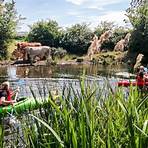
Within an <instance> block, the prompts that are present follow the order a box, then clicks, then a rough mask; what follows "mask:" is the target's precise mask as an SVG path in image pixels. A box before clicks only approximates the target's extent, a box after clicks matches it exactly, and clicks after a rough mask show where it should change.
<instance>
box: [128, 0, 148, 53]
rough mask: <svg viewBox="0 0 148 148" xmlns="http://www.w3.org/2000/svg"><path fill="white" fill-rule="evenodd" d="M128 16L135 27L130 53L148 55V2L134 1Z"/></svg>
mask: <svg viewBox="0 0 148 148" xmlns="http://www.w3.org/2000/svg"><path fill="white" fill-rule="evenodd" d="M127 16H128V18H129V20H130V23H131V24H132V26H133V29H134V30H133V32H132V35H131V41H130V51H131V52H135V53H139V52H140V53H143V54H145V55H147V54H148V51H147V49H148V44H147V43H148V1H147V0H132V2H131V6H130V8H128V9H127Z"/></svg>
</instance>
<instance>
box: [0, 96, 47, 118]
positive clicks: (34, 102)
mask: <svg viewBox="0 0 148 148" xmlns="http://www.w3.org/2000/svg"><path fill="white" fill-rule="evenodd" d="M20 100H21V101H19V102H16V103H14V104H13V105H8V106H4V107H0V116H1V115H2V116H3V115H6V114H7V113H11V112H12V111H13V112H15V113H22V112H24V111H28V110H33V109H37V108H38V107H39V106H41V105H44V104H47V103H48V102H49V101H48V100H49V98H44V99H42V98H40V99H34V98H20Z"/></svg>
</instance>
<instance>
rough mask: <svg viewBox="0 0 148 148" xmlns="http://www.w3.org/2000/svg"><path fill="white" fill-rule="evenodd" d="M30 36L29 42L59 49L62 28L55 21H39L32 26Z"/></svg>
mask: <svg viewBox="0 0 148 148" xmlns="http://www.w3.org/2000/svg"><path fill="white" fill-rule="evenodd" d="M30 29H31V30H30V32H29V34H28V37H27V39H28V41H30V42H33V41H35V42H40V43H41V44H42V45H48V46H51V47H57V46H58V44H59V37H60V35H61V28H60V27H59V25H58V23H57V22H56V21H53V20H48V21H43V20H42V21H39V22H37V23H35V24H33V26H30Z"/></svg>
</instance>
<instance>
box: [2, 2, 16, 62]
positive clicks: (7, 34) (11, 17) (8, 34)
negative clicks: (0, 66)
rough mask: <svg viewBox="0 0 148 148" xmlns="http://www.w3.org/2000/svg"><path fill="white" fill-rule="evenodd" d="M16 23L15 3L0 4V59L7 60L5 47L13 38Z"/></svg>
mask: <svg viewBox="0 0 148 148" xmlns="http://www.w3.org/2000/svg"><path fill="white" fill-rule="evenodd" d="M17 23H18V18H17V13H16V10H15V2H14V1H13V0H12V1H11V2H9V3H4V2H2V1H1V2H0V59H2V58H3V59H6V58H7V54H8V51H7V46H8V44H9V43H10V41H11V39H13V38H14V36H15V29H16V26H17Z"/></svg>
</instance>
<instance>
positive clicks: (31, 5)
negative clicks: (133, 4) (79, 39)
mask: <svg viewBox="0 0 148 148" xmlns="http://www.w3.org/2000/svg"><path fill="white" fill-rule="evenodd" d="M129 3H130V0H16V9H17V11H18V13H19V14H21V15H22V16H23V17H26V20H24V21H23V22H22V23H21V29H20V31H28V30H29V27H28V25H31V24H33V23H35V22H37V21H40V20H46V19H52V20H56V21H57V22H58V24H59V26H61V27H68V26H71V25H72V24H76V23H81V22H87V23H90V26H91V27H92V28H94V27H95V26H97V25H98V24H99V23H100V22H101V21H113V22H115V24H118V25H122V26H124V25H125V24H124V22H123V19H126V16H125V10H126V9H127V8H128V7H129Z"/></svg>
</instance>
